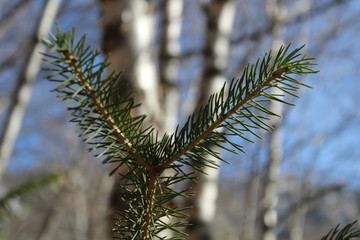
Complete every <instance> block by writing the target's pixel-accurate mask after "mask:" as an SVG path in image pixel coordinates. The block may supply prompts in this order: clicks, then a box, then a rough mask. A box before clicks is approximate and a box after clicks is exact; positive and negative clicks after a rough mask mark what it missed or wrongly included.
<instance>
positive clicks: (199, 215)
mask: <svg viewBox="0 0 360 240" xmlns="http://www.w3.org/2000/svg"><path fill="white" fill-rule="evenodd" d="M202 7H203V10H204V13H205V17H206V21H207V23H206V32H205V51H204V56H203V70H202V75H201V79H200V84H199V89H198V92H199V94H200V96H199V99H198V101H197V104H196V105H195V106H196V107H195V114H196V112H197V111H198V109H199V108H200V107H201V105H202V104H203V103H204V102H206V101H207V99H208V98H209V97H210V95H211V94H212V93H214V92H215V91H217V90H218V89H220V88H221V87H222V85H223V84H224V83H225V81H226V80H227V78H226V76H225V72H226V69H227V67H228V62H229V52H230V40H229V36H230V34H231V33H232V31H233V26H234V20H235V16H236V2H235V1H232V0H229V1H227V0H221V1H220V0H217V1H212V2H211V1H209V2H205V3H203V6H202ZM212 147H213V148H215V146H212ZM208 158H212V160H213V161H214V162H216V163H217V164H220V162H219V160H218V159H215V158H214V157H212V156H208ZM202 170H203V171H204V172H205V173H206V174H203V173H200V172H195V176H196V177H197V178H198V181H197V182H196V183H194V182H190V183H189V186H188V187H189V188H190V189H191V190H192V191H194V192H195V193H196V195H195V196H194V197H193V198H188V199H186V201H185V205H186V206H194V207H193V208H192V209H191V210H190V211H189V215H190V219H189V222H190V224H192V225H191V226H190V227H189V228H188V229H187V233H189V234H190V236H189V237H188V240H192V239H194V240H195V239H196V240H208V239H212V236H211V231H210V226H209V225H210V223H211V222H212V221H213V219H214V216H215V211H216V200H217V196H218V178H219V170H218V169H214V168H211V167H208V166H203V167H202Z"/></svg>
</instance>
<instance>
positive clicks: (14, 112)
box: [0, 0, 60, 179]
mask: <svg viewBox="0 0 360 240" xmlns="http://www.w3.org/2000/svg"><path fill="white" fill-rule="evenodd" d="M59 5H60V0H49V1H47V2H46V5H45V6H44V8H43V9H44V10H43V12H42V16H41V18H40V19H39V22H38V30H37V32H36V34H34V35H33V36H32V38H31V39H30V42H31V46H30V49H31V51H30V52H29V54H28V55H27V56H26V59H25V67H24V69H23V70H22V73H21V74H20V75H19V78H18V79H17V83H16V86H15V89H14V92H13V93H12V97H11V100H10V106H9V109H8V113H7V115H6V117H5V122H4V125H3V131H2V132H1V135H0V179H1V178H2V176H3V174H4V171H5V169H6V167H7V165H8V162H9V158H10V156H11V153H12V150H13V147H14V143H15V141H16V138H17V136H18V134H19V131H20V128H21V124H22V120H23V117H24V114H25V111H26V107H27V105H28V102H29V100H30V97H31V94H32V88H33V85H34V82H35V79H36V76H37V74H38V72H39V69H40V65H41V61H42V56H41V54H40V53H41V52H44V51H45V48H44V46H43V45H42V44H41V43H40V42H39V39H38V38H39V37H40V36H45V35H47V33H48V32H49V31H50V29H51V26H52V23H53V20H54V18H55V16H56V14H57V11H58V8H59Z"/></svg>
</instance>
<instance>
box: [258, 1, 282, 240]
mask: <svg viewBox="0 0 360 240" xmlns="http://www.w3.org/2000/svg"><path fill="white" fill-rule="evenodd" d="M266 11H267V14H268V17H269V20H270V21H271V23H272V25H271V27H272V36H273V42H272V46H271V49H272V51H273V52H274V53H276V52H277V51H278V49H279V47H280V46H281V45H283V36H282V26H283V21H282V19H283V16H284V14H285V12H284V11H285V8H283V7H282V6H281V0H269V1H267V2H266ZM271 94H275V95H276V94H280V90H279V89H277V88H272V89H271ZM270 111H271V112H274V113H276V114H278V115H282V113H283V105H282V103H280V102H277V101H271V102H270ZM270 125H271V126H272V127H273V131H272V132H271V133H270V134H269V160H268V163H267V169H266V172H265V179H264V180H265V182H264V187H263V188H264V189H263V199H262V216H261V218H262V223H263V232H262V239H263V240H276V239H277V234H276V230H277V223H278V212H277V204H278V193H277V185H278V181H279V176H280V163H281V161H282V159H283V149H282V134H281V132H280V129H279V127H280V125H281V118H278V117H274V116H271V117H270Z"/></svg>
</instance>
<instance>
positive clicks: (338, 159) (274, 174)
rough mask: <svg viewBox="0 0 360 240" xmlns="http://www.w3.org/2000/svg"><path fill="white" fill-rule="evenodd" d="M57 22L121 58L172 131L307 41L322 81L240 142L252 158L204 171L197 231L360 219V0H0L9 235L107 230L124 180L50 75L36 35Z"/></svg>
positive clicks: (230, 235)
mask: <svg viewBox="0 0 360 240" xmlns="http://www.w3.org/2000/svg"><path fill="white" fill-rule="evenodd" d="M55 22H57V23H58V24H59V25H60V26H61V28H62V29H63V30H68V29H70V28H72V27H75V29H76V35H77V37H80V36H82V35H83V34H87V36H88V43H89V44H91V45H92V46H93V47H94V48H100V49H102V50H103V51H104V53H105V54H104V56H105V55H108V54H111V55H110V61H111V63H112V65H111V67H110V70H109V71H111V70H114V69H116V70H123V71H124V72H123V76H122V80H123V81H128V82H129V83H130V84H129V85H130V86H131V88H132V90H133V91H134V92H135V93H136V95H137V99H138V101H139V102H141V103H142V107H141V111H142V113H146V114H148V116H149V119H150V123H151V124H154V125H155V126H156V127H157V128H158V129H159V130H160V131H163V132H165V131H168V132H172V131H174V129H175V127H176V126H177V124H181V123H182V122H183V121H184V120H185V119H186V118H187V116H188V115H189V114H191V113H193V112H194V111H196V109H197V108H198V106H199V105H201V103H202V102H203V101H204V99H206V98H207V97H208V96H209V95H210V94H211V93H212V92H214V91H216V90H217V89H219V86H221V85H222V83H223V82H224V81H229V80H231V79H232V78H233V77H235V78H236V77H237V76H239V74H240V73H241V71H242V70H243V68H244V66H246V64H247V63H248V62H253V61H254V60H256V59H257V58H258V57H261V56H263V54H264V53H265V52H266V51H269V50H272V51H273V52H276V51H277V49H278V48H279V46H280V45H281V44H288V43H290V42H292V44H293V45H292V46H293V48H295V47H299V46H302V45H303V44H306V46H305V47H304V51H305V52H306V53H307V54H308V55H309V56H311V57H316V58H317V60H316V62H317V63H318V64H319V66H317V67H316V69H319V70H320V73H318V74H316V75H314V76H309V77H305V79H304V81H305V83H306V84H309V85H311V86H312V87H313V88H314V89H301V90H300V92H299V95H300V96H301V98H299V99H289V100H290V101H292V102H294V103H296V105H297V106H296V107H289V106H281V107H279V106H275V107H278V109H277V111H278V112H279V113H281V114H282V115H283V117H282V118H281V119H277V120H273V122H272V123H273V125H274V128H275V131H274V133H273V134H269V133H265V132H262V131H260V130H259V134H261V135H262V136H263V137H264V140H259V139H254V140H255V141H256V144H250V143H248V142H241V144H243V145H244V146H245V147H246V151H247V154H242V155H230V154H227V155H225V157H226V159H227V160H228V161H229V162H230V163H231V165H226V164H222V167H221V170H220V171H214V170H210V169H204V171H207V172H208V175H199V177H200V179H201V181H200V184H197V185H196V187H194V189H196V191H197V195H196V196H195V197H194V198H193V199H191V200H189V201H186V202H185V203H184V204H191V205H195V206H196V207H195V208H194V209H195V210H194V211H193V212H191V216H192V220H194V219H195V220H196V221H193V223H194V227H193V228H191V229H187V230H186V231H188V232H189V233H191V234H192V236H193V237H188V238H187V239H199V240H202V239H204V240H205V239H213V240H218V239H222V240H235V239H236V240H238V239H244V240H250V239H253V240H255V239H263V240H275V239H291V240H302V239H309V240H312V239H320V238H321V236H323V235H324V234H325V233H327V232H328V231H329V230H330V228H332V227H334V226H336V225H337V224H339V223H341V224H347V223H351V222H353V221H354V220H356V219H358V218H359V217H360V216H359V213H360V205H359V200H360V193H359V187H360V181H359V180H360V178H359V177H360V175H359V173H360V165H359V163H360V108H359V103H360V95H359V90H360V80H359V76H360V68H359V63H360V50H359V49H360V44H359V37H360V1H359V0H297V1H292V0H252V1H249V0H98V1H95V0H75V1H65V0H63V1H60V0H12V1H10V0H2V1H1V2H0V114H1V115H0V124H1V125H0V134H1V135H0V178H1V180H0V198H1V204H0V205H1V207H2V210H1V214H2V215H1V218H0V239H7V240H15V239H41V240H47V239H49V240H50V239H54V240H55V239H56V240H61V239H68V240H69V239H77V240H79V239H96V240H97V239H110V237H109V229H110V227H109V224H110V223H109V214H110V215H111V212H112V211H113V207H114V206H112V204H110V203H113V201H112V196H113V195H114V191H116V189H115V188H114V187H113V186H114V181H115V178H113V177H109V176H108V173H109V170H110V167H109V166H103V165H101V159H95V158H93V157H92V155H91V154H88V152H87V148H86V146H85V145H84V143H82V142H81V141H80V140H79V139H78V137H77V135H78V133H77V132H76V127H75V126H74V125H73V124H70V123H68V121H69V119H70V117H69V113H67V112H65V104H64V103H60V102H59V101H58V100H57V99H56V94H54V93H52V92H50V90H51V89H52V88H54V86H55V85H54V83H50V82H48V81H47V80H45V79H44V76H45V75H46V73H45V72H44V71H43V70H42V67H46V65H44V64H43V63H42V62H41V55H40V54H39V52H44V51H46V49H43V46H41V44H39V42H38V36H39V35H42V36H46V33H47V32H49V31H54V29H55V28H54V26H55ZM189 184H190V183H189ZM24 189H25V190H24ZM11 194H12V195H11Z"/></svg>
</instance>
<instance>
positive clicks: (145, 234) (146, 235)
mask: <svg viewBox="0 0 360 240" xmlns="http://www.w3.org/2000/svg"><path fill="white" fill-rule="evenodd" d="M157 181H158V178H157V176H150V180H149V184H148V191H149V196H148V198H147V199H149V205H148V207H147V209H146V214H145V217H144V222H145V224H144V226H143V231H142V238H141V239H144V240H147V239H150V231H149V228H150V224H151V216H152V215H153V210H154V201H155V195H156V186H157Z"/></svg>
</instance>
